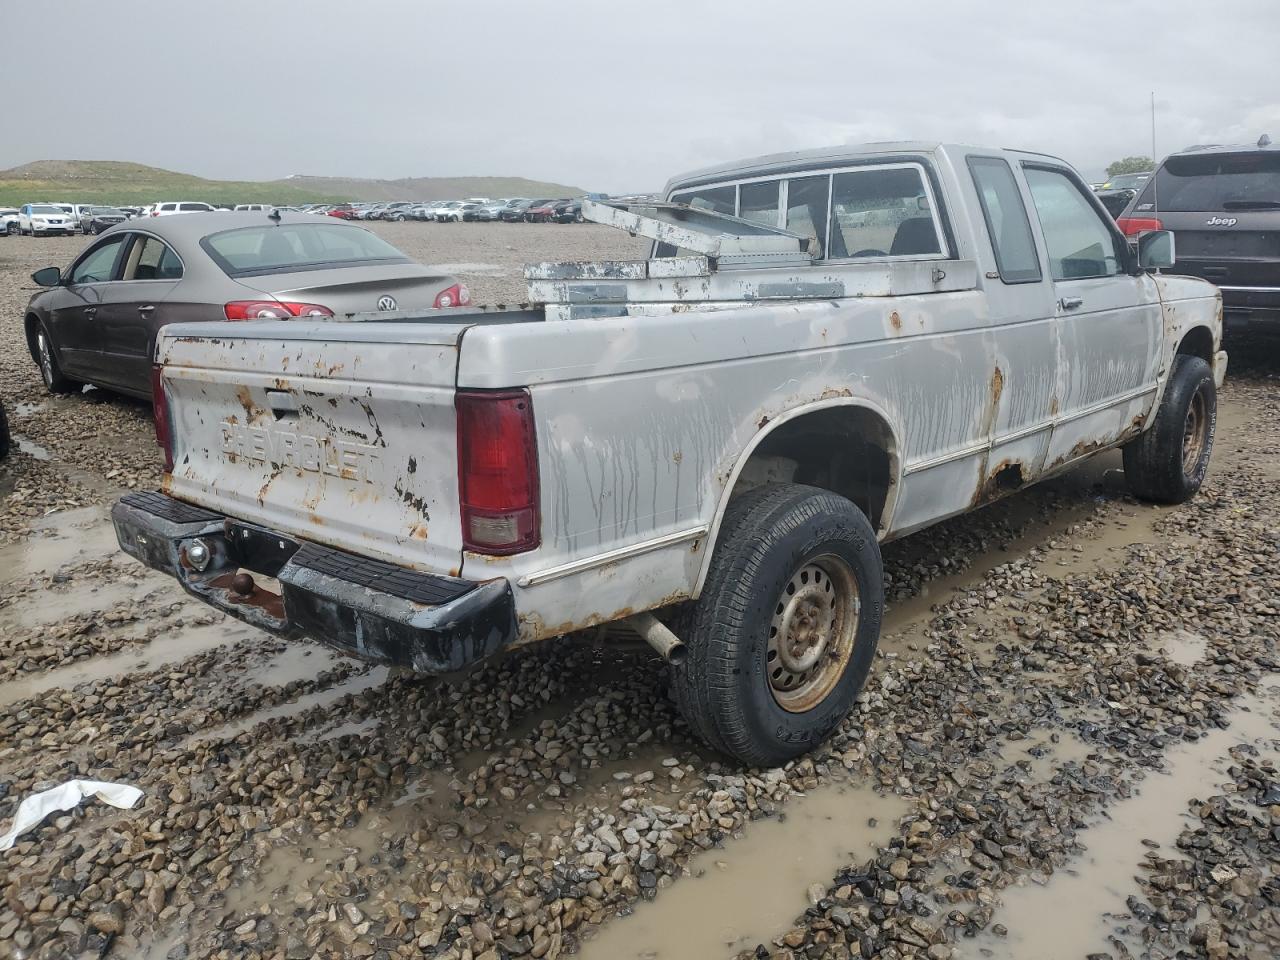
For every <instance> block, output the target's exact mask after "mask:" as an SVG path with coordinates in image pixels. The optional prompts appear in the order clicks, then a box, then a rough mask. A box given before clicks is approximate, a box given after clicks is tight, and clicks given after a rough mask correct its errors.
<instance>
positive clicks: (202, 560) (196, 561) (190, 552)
mask: <svg viewBox="0 0 1280 960" xmlns="http://www.w3.org/2000/svg"><path fill="white" fill-rule="evenodd" d="M182 555H183V557H184V558H186V561H187V563H189V564H191V567H192V569H194V570H195V571H196V572H197V573H204V572H205V571H206V570H208V569H209V561H210V560H212V559H213V551H212V550H211V549H209V545H208V544H207V543H205V542H204V541H203V540H199V539H196V540H188V541H187V542H186V543H185V544H183V545H182Z"/></svg>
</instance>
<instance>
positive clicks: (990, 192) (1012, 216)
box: [969, 157, 1040, 283]
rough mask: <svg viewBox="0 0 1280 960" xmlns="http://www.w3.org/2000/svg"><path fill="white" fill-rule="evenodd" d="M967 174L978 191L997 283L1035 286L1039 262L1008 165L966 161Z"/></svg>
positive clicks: (990, 160) (975, 159)
mask: <svg viewBox="0 0 1280 960" xmlns="http://www.w3.org/2000/svg"><path fill="white" fill-rule="evenodd" d="M969 171H970V173H972V174H973V183H974V186H976V187H977V188H978V200H979V201H980V202H981V204H982V216H983V219H985V220H986V222H987V233H988V234H990V236H991V247H992V249H993V250H994V251H995V255H996V267H997V268H998V269H999V271H1000V279H1001V280H1003V281H1004V282H1005V283H1035V282H1038V281H1039V280H1040V258H1039V257H1038V256H1037V255H1036V244H1035V240H1034V239H1033V238H1032V235H1031V222H1030V221H1029V220H1028V219H1027V208H1026V205H1025V204H1024V203H1023V202H1022V193H1021V191H1019V190H1018V183H1017V181H1016V180H1015V179H1014V178H1013V171H1012V170H1010V169H1009V164H1008V162H1007V161H1005V160H1000V159H998V158H996V157H970V158H969Z"/></svg>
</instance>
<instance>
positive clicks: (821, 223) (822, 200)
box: [786, 174, 831, 258]
mask: <svg viewBox="0 0 1280 960" xmlns="http://www.w3.org/2000/svg"><path fill="white" fill-rule="evenodd" d="M830 191H831V177H829V176H827V175H826V174H822V175H821V176H817V177H792V178H791V180H790V181H788V183H787V227H786V228H787V229H788V230H790V231H791V232H792V233H798V234H800V236H802V237H811V238H812V239H813V240H815V241H816V242H817V245H818V247H819V250H818V256H819V258H822V257H825V256H826V255H827V252H826V250H823V249H821V247H822V245H823V244H824V243H826V240H827V206H828V201H829V199H830V197H829V194H830Z"/></svg>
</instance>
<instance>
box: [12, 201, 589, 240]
mask: <svg viewBox="0 0 1280 960" xmlns="http://www.w3.org/2000/svg"><path fill="white" fill-rule="evenodd" d="M587 196H588V197H591V198H593V199H603V198H604V197H605V194H600V193H591V194H587ZM582 200H583V198H582V197H577V198H569V199H555V198H552V197H535V198H529V197H506V198H503V199H499V200H490V199H488V198H486V197H471V198H469V199H466V200H433V201H430V202H415V201H411V200H394V201H383V202H380V203H332V204H327V203H308V204H304V205H302V206H297V207H291V206H277V205H275V204H270V203H241V204H237V205H236V206H235V208H234V210H233V211H232V212H236V213H258V212H263V213H270V212H272V211H275V212H278V213H310V214H316V215H322V216H330V217H334V218H335V219H338V220H394V221H404V220H422V221H425V220H431V221H435V222H436V223H464V222H467V223H470V222H481V223H486V222H487V223H496V222H498V221H501V222H503V223H521V222H523V223H581V222H582ZM228 210H232V208H231V207H225V206H224V207H216V206H214V205H213V204H209V203H205V202H203V201H200V200H167V201H162V202H160V203H150V204H147V205H146V206H142V207H111V206H103V205H99V204H87V203H79V204H77V203H28V204H24V205H23V206H22V207H21V208H0V233H7V234H22V235H24V236H32V237H34V236H53V235H64V236H71V235H73V234H77V233H81V234H94V235H96V234H98V233H100V232H102V231H103V230H105V229H107V228H108V227H110V226H114V225H115V224H117V223H122V222H124V221H125V220H134V219H138V218H143V217H169V216H174V215H176V214H182V213H216V212H219V211H228Z"/></svg>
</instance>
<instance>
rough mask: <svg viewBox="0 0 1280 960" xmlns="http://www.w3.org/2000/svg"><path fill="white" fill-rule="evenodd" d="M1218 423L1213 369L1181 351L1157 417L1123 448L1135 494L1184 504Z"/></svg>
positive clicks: (1199, 477)
mask: <svg viewBox="0 0 1280 960" xmlns="http://www.w3.org/2000/svg"><path fill="white" fill-rule="evenodd" d="M1217 424H1218V391H1217V388H1216V387H1215V386H1214V382H1213V369H1212V368H1211V367H1210V366H1209V364H1207V363H1206V362H1205V361H1204V360H1202V359H1201V358H1200V357H1194V356H1189V355H1187V354H1180V355H1178V356H1177V357H1175V358H1174V364H1173V373H1171V374H1170V375H1169V383H1168V385H1167V386H1166V387H1165V389H1164V397H1163V398H1162V399H1161V401H1160V407H1159V409H1157V410H1156V420H1155V423H1154V424H1152V425H1151V427H1150V428H1149V429H1148V430H1147V431H1145V432H1144V433H1143V434H1142V435H1141V436H1139V437H1137V438H1136V439H1134V440H1131V441H1130V442H1129V443H1128V444H1127V445H1126V446H1125V448H1124V476H1125V481H1126V482H1127V483H1128V484H1129V489H1130V490H1132V491H1133V495H1134V496H1136V497H1138V498H1140V499H1142V500H1150V501H1152V502H1153V503H1185V502H1186V501H1187V500H1190V499H1191V498H1192V497H1194V496H1195V495H1196V492H1197V491H1198V490H1199V489H1200V485H1201V484H1202V483H1204V476H1205V473H1206V471H1207V470H1208V469H1209V457H1210V455H1211V454H1212V453H1213V436H1214V432H1215V430H1216V428H1217Z"/></svg>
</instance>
